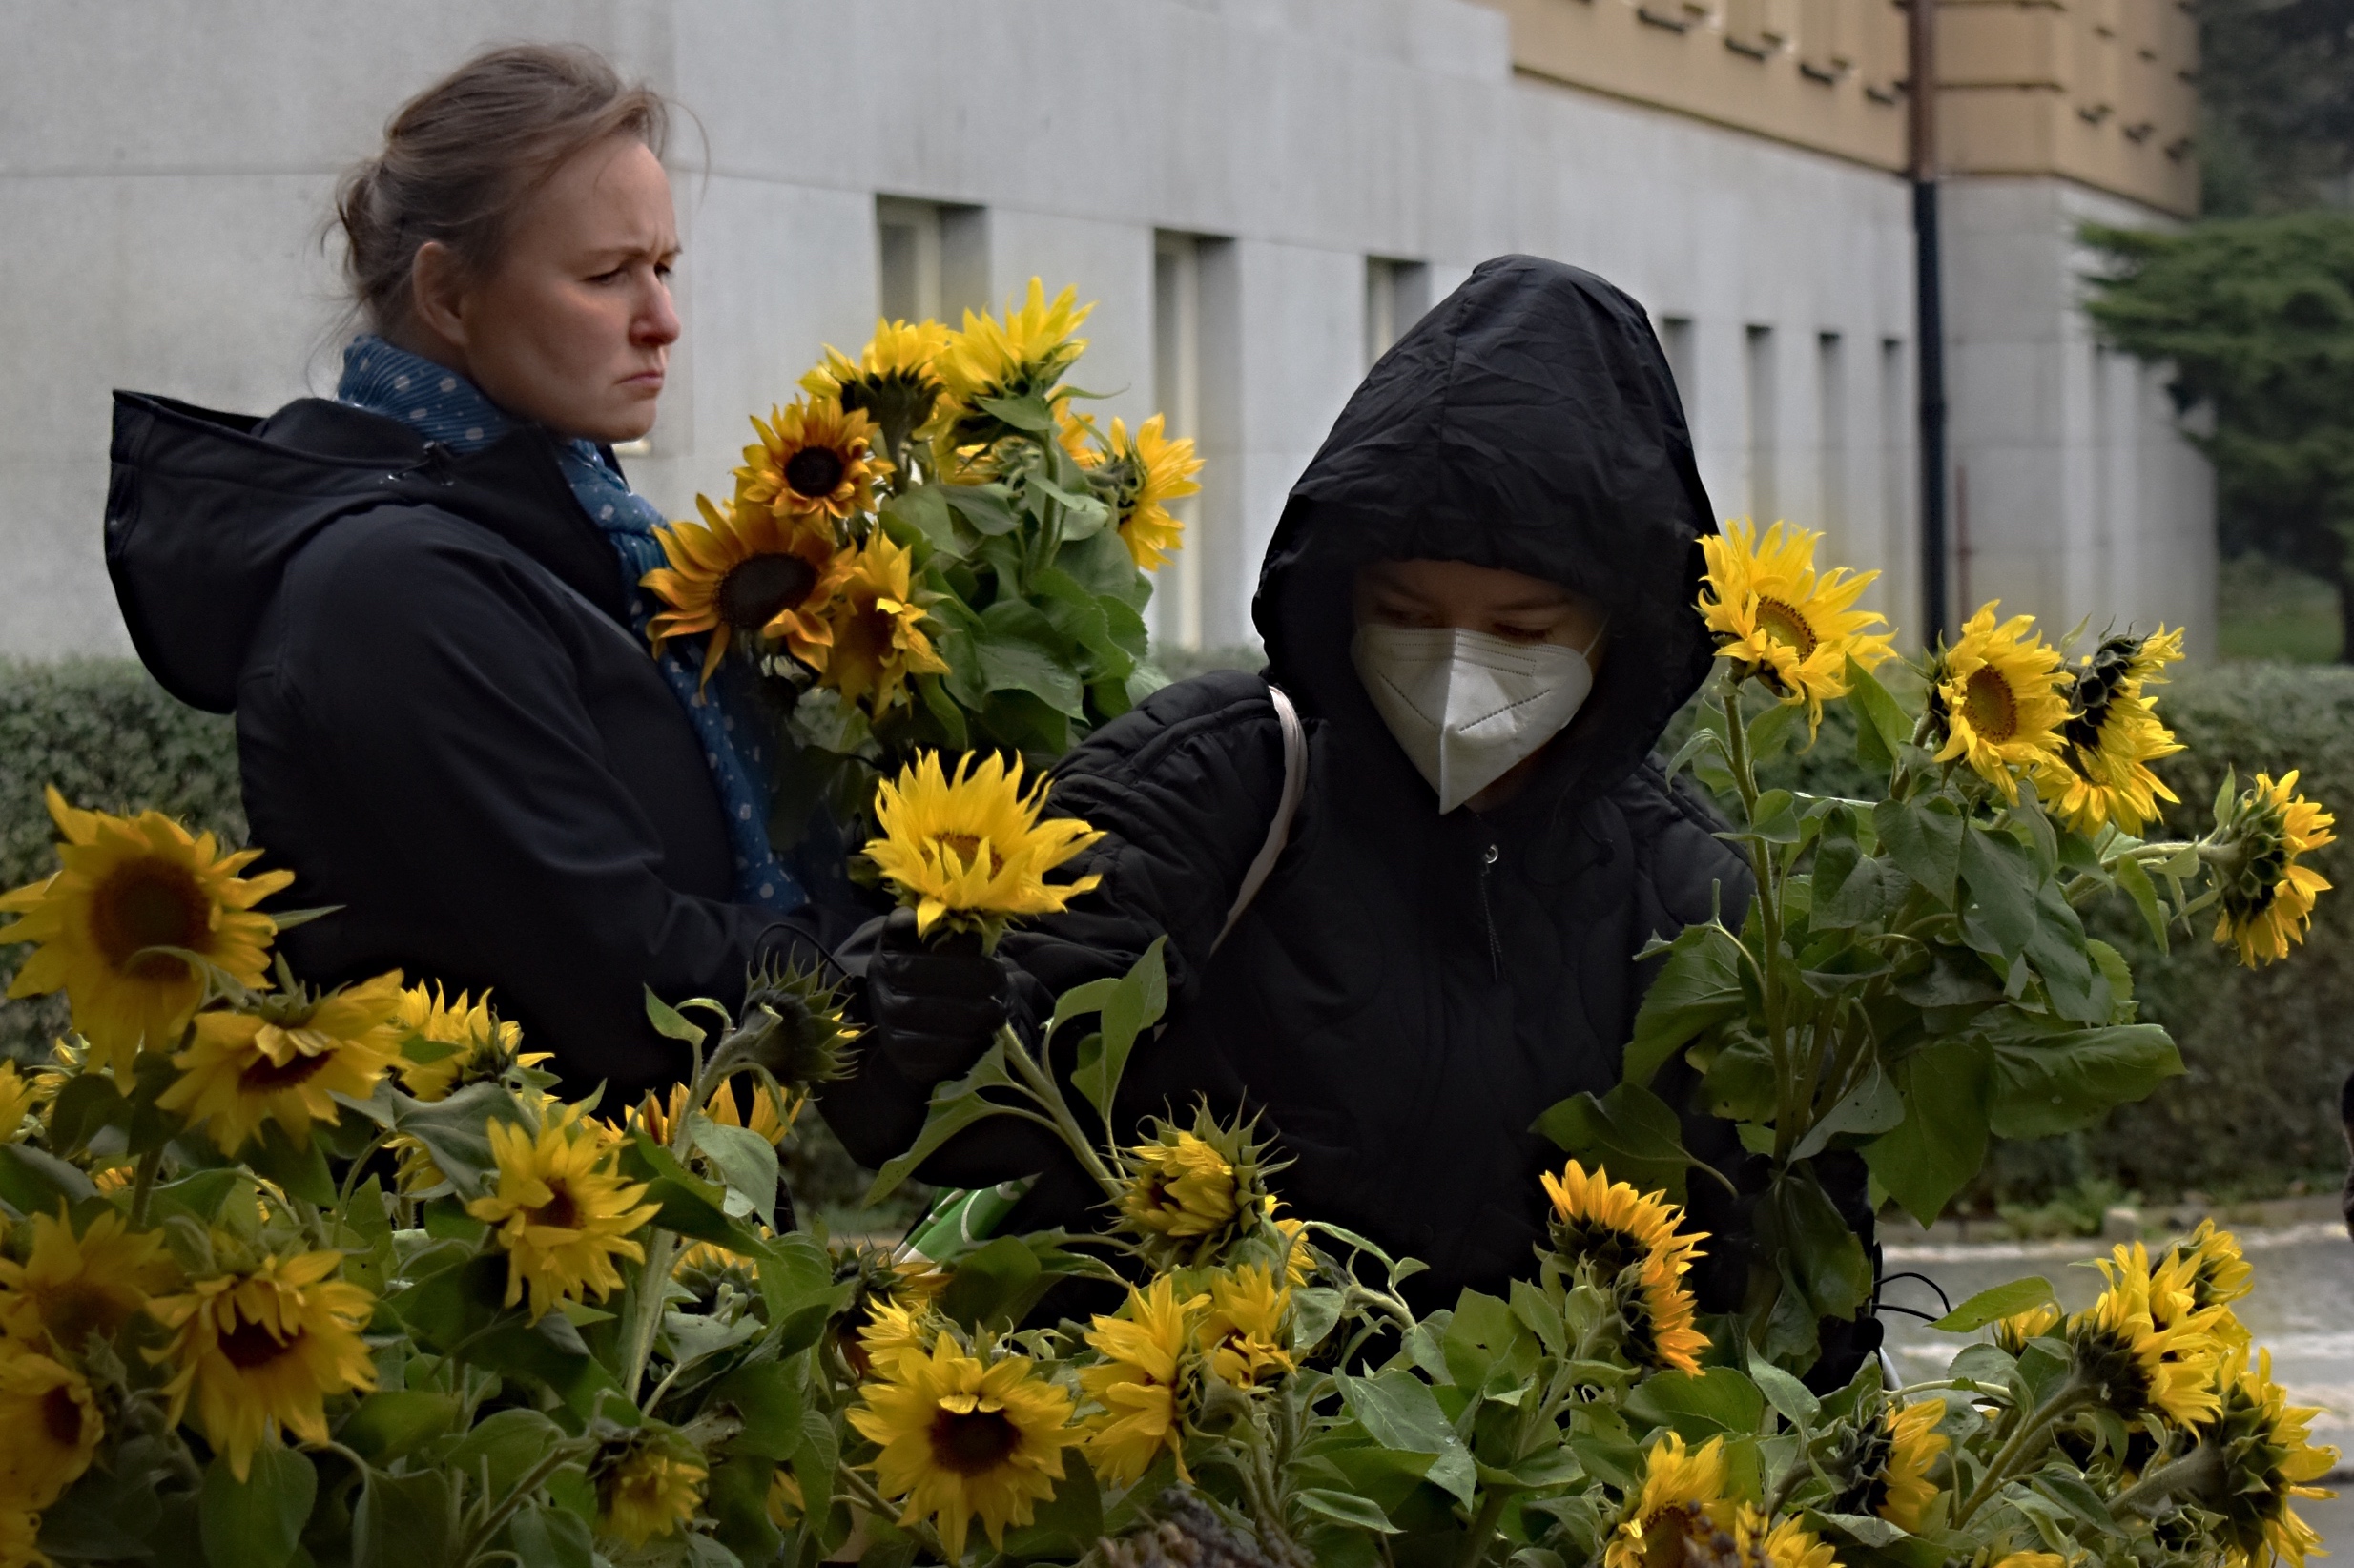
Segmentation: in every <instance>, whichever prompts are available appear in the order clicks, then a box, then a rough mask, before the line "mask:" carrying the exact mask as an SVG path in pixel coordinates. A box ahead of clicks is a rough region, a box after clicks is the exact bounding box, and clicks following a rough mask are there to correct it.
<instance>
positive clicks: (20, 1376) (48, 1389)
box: [0, 1340, 106, 1509]
mask: <svg viewBox="0 0 2354 1568" xmlns="http://www.w3.org/2000/svg"><path fill="white" fill-rule="evenodd" d="M105 1430H106V1424H105V1422H104V1421H102V1420H101V1419H100V1418H99V1415H98V1402H97V1400H96V1398H95V1397H94V1396H93V1395H92V1393H91V1392H90V1380H89V1379H88V1378H86V1377H84V1376H83V1375H82V1374H81V1373H80V1372H75V1371H74V1370H73V1369H72V1368H71V1367H69V1366H67V1365H65V1364H64V1363H63V1362H59V1361H55V1360H52V1358H50V1357H49V1356H46V1355H43V1354H42V1353H41V1352H40V1351H36V1350H33V1349H31V1347H30V1346H27V1345H24V1344H21V1343H19V1342H18V1341H15V1340H0V1432H5V1433H7V1434H9V1438H8V1441H7V1442H5V1443H0V1499H5V1504H6V1506H9V1507H16V1508H34V1509H39V1508H47V1507H48V1506H49V1505H50V1504H51V1503H53V1502H55V1501H56V1500H57V1498H58V1496H60V1495H61V1494H63V1493H64V1491H65V1489H66V1488H67V1487H69V1486H72V1484H73V1483H74V1481H75V1480H76V1479H78V1478H79V1477H80V1475H81V1474H82V1472H83V1471H85V1470H88V1469H89V1468H90V1460H91V1456H92V1455H94V1454H95V1453H96V1452H97V1449H98V1439H99V1437H100V1436H102V1435H103V1434H104V1433H105Z"/></svg>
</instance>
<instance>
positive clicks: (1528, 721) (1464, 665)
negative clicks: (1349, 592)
mask: <svg viewBox="0 0 2354 1568" xmlns="http://www.w3.org/2000/svg"><path fill="white" fill-rule="evenodd" d="M1349 651H1350V656H1351V657H1352V658H1353V660H1354V661H1355V663H1356V668H1357V677H1358V678H1359V679H1360V680H1362V681H1364V683H1365V691H1366V694H1367V695H1368V696H1370V697H1372V698H1373V708H1374V710H1375V711H1376V712H1379V713H1380V714H1381V717H1382V719H1383V721H1384V722H1386V723H1387V724H1388V725H1389V726H1390V732H1391V733H1392V734H1394V735H1395V736H1396V737H1397V743H1398V745H1399V746H1401V747H1403V748H1404V749H1405V752H1406V755H1407V756H1408V757H1410V758H1412V759H1413V761H1414V766H1415V768H1417V769H1419V770H1420V771H1421V774H1422V776H1423V777H1424V778H1426V779H1428V780H1429V781H1430V785H1431V788H1432V789H1434V790H1436V791H1437V792H1438V809H1439V811H1440V812H1441V813H1442V814H1443V813H1446V812H1451V811H1453V810H1455V809H1456V807H1457V806H1459V805H1461V804H1462V803H1463V802H1464V801H1466V800H1469V799H1470V798H1471V797H1472V796H1473V795H1476V794H1478V793H1479V792H1480V791H1481V790H1484V789H1486V788H1487V787H1488V786H1489V785H1491V784H1493V783H1495V782H1496V781H1497V779H1498V778H1501V777H1502V776H1503V775H1504V774H1505V773H1507V772H1508V771H1510V769H1511V768H1512V766H1513V764H1515V763H1517V762H1519V761H1520V760H1522V759H1523V758H1525V757H1527V756H1529V755H1530V754H1531V753H1534V752H1536V750H1537V749H1538V747H1540V746H1542V745H1544V743H1545V742H1546V741H1548V740H1551V739H1552V738H1553V737H1554V736H1555V735H1557V734H1559V733H1560V732H1561V729H1562V727H1563V726H1565V725H1566V724H1568V723H1569V721H1570V720H1571V719H1573V718H1576V717H1577V716H1578V710H1579V709H1580V708H1581V707H1583V706H1584V704H1585V699H1586V697H1587V695H1588V693H1590V692H1591V691H1593V690H1594V667H1593V666H1592V665H1591V664H1590V663H1589V662H1587V658H1586V654H1585V653H1583V652H1580V651H1579V650H1577V649H1574V648H1563V647H1561V646H1560V645H1559V644H1558V643H1515V642H1507V641H1505V640H1504V639H1503V638H1501V637H1496V636H1491V635H1489V634H1488V633H1487V632H1484V631H1471V630H1466V629H1462V628H1459V627H1403V626H1383V625H1380V624H1379V623H1377V622H1368V623H1367V624H1366V625H1364V626H1361V627H1359V628H1357V633H1356V637H1355V639H1354V641H1353V642H1352V643H1351V644H1350V649H1349ZM1587 651H1589V652H1590V651H1591V648H1590V647H1589V649H1588V650H1587Z"/></svg>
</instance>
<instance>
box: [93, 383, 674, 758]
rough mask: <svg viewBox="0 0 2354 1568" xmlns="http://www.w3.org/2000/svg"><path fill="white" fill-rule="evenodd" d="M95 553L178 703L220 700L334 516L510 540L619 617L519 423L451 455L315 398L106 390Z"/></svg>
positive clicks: (605, 556)
mask: <svg viewBox="0 0 2354 1568" xmlns="http://www.w3.org/2000/svg"><path fill="white" fill-rule="evenodd" d="M111 455H112V460H113V464H112V472H111V476H110V479H109V483H108V488H107V502H106V565H107V571H108V573H109V575H110V576H112V578H113V579H114V595H115V598H116V600H117V601H118V602H119V603H120V605H121V607H122V612H123V620H124V622H125V624H126V625H128V626H129V628H130V630H131V640H132V645H133V647H134V648H135V649H136V650H137V651H138V655H139V658H140V659H141V660H142V661H143V662H144V663H145V664H146V666H147V668H148V670H149V671H151V672H152V673H153V674H154V675H155V679H156V680H157V681H158V682H159V683H160V684H161V685H162V686H163V688H164V690H165V691H170V692H171V693H172V694H173V695H174V696H176V697H177V698H179V699H180V700H181V701H182V702H185V703H188V704H190V705H192V706H194V707H197V708H203V709H208V710H210V711H212V712H217V713H225V712H229V711H230V710H231V709H232V708H234V707H235V706H236V701H237V677H238V674H239V672H240V671H242V670H243V669H244V667H245V660H246V654H247V652H248V650H249V649H250V648H251V646H252V643H253V639H254V635H255V631H256V629H257V628H258V626H259V625H260V623H261V619H262V613H263V611H264V610H266V609H268V608H269V605H270V601H271V599H272V597H273V596H274V595H275V594H276V593H277V591H278V586H279V580H280V579H281V578H282V577H283V576H284V574H285V570H286V567H287V564H288V563H289V562H291V561H292V560H293V559H294V558H295V556H296V555H297V554H299V552H300V551H301V549H302V548H303V547H304V546H306V545H307V544H309V543H310V542H311V540H313V539H314V538H316V537H317V536H318V534H319V532H320V530H321V529H322V528H324V527H326V526H328V525H329V524H332V523H334V522H335V521H337V520H338V519H340V518H343V517H349V516H352V515H355V514H357V513H359V512H363V511H368V510H371V509H373V508H375V507H378V506H402V505H408V506H430V507H433V508H435V509H438V510H440V511H444V512H447V513H450V514H452V515H454V516H457V517H460V518H463V519H465V520H466V521H468V522H471V523H475V524H478V525H480V526H483V527H485V528H488V529H489V530H491V531H492V532H494V533H496V534H498V535H500V536H501V537H502V538H504V539H506V540H507V541H508V542H509V543H511V544H513V545H515V546H516V547H519V548H521V549H523V550H524V551H525V553H527V554H528V555H529V556H531V557H532V559H534V560H536V561H537V562H539V563H540V564H541V565H542V566H544V567H547V568H548V570H550V571H552V572H554V573H555V574H556V576H557V577H559V578H560V579H562V580H563V581H564V582H565V583H566V584H567V585H568V586H569V587H570V588H574V589H575V590H577V591H578V592H580V593H581V594H583V595H584V596H586V597H587V598H588V600H589V602H590V603H591V604H593V605H595V606H596V607H597V608H598V609H602V610H604V611H605V612H606V613H608V614H609V615H611V616H613V617H614V618H615V619H616V620H619V621H621V622H622V623H623V624H624V625H627V624H628V608H627V605H626V603H625V601H624V598H623V590H622V584H621V574H620V571H619V570H618V568H617V567H616V565H615V561H614V557H613V552H612V549H611V547H610V546H609V545H608V544H607V543H606V542H605V539H604V538H603V536H602V535H600V534H599V533H598V532H597V530H596V526H595V525H594V524H592V523H590V522H589V521H588V518H587V517H586V516H585V515H583V514H582V512H581V509H580V505H579V504H578V503H577V502H576V501H574V500H573V498H572V492H571V488H570V486H568V485H566V484H565V481H564V475H563V472H562V470H561V469H560V468H558V466H557V464H556V448H555V443H554V440H553V438H552V437H550V436H549V435H548V434H547V432H546V431H545V430H542V429H540V428H538V427H537V426H530V425H519V426H517V427H516V428H515V429H513V430H511V431H509V432H508V433H507V434H506V436H504V437H502V438H500V439H499V440H498V441H497V442H494V443H493V444H490V445H489V446H487V447H485V448H484V449H483V450H481V451H479V452H475V453H472V454H469V455H466V456H464V457H461V456H459V455H458V454H456V453H454V452H452V451H451V450H450V449H449V448H447V447H445V446H442V445H440V444H433V443H428V442H425V441H423V440H421V439H419V438H418V437H417V436H416V435H415V434H414V433H413V432H411V431H410V430H409V429H408V428H407V427H406V426H405V425H403V424H402V423H400V422H399V421H397V420H389V419H385V418H383V417H382V415H378V414H371V413H367V412H365V411H363V410H361V409H358V408H352V407H347V406H345V405H344V404H342V403H337V402H327V401H325V400H324V399H320V398H302V399H299V400H297V401H296V402H291V403H288V404H287V405H286V406H285V407H284V408H281V409H279V411H278V412H277V413H275V414H272V415H270V416H268V417H267V418H255V417H254V416H251V415H245V414H223V413H217V412H214V411H212V410H210V409H204V408H197V407H195V406H193V405H191V404H188V403H183V402H175V401H173V400H172V399H169V398H158V397H151V396H148V395H145V394H143V393H136V392H117V393H116V394H115V395H114V444H113V450H112V454H111Z"/></svg>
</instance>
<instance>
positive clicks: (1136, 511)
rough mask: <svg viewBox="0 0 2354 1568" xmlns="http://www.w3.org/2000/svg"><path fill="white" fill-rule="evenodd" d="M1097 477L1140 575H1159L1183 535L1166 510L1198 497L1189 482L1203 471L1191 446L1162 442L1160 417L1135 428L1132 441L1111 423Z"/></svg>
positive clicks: (1181, 527)
mask: <svg viewBox="0 0 2354 1568" xmlns="http://www.w3.org/2000/svg"><path fill="white" fill-rule="evenodd" d="M1101 471H1102V474H1103V477H1104V479H1105V482H1106V483H1107V484H1108V485H1109V486H1110V488H1111V492H1112V506H1113V516H1115V517H1116V518H1117V519H1118V520H1119V523H1120V538H1121V540H1122V542H1124V543H1125V545H1126V546H1127V547H1128V556H1129V558H1130V559H1132V560H1133V561H1135V563H1136V565H1137V567H1138V568H1139V569H1140V570H1144V571H1154V570H1158V569H1159V567H1160V566H1161V563H1163V562H1164V561H1167V559H1168V558H1169V557H1170V556H1172V555H1174V554H1176V553H1177V551H1178V549H1179V547H1181V546H1182V545H1183V543H1184V536H1185V531H1186V526H1185V525H1184V524H1183V523H1180V522H1179V521H1178V520H1177V519H1176V518H1175V517H1174V516H1172V515H1171V514H1170V512H1169V509H1168V504H1169V503H1170V502H1172V501H1181V500H1183V499H1184V498H1186V497H1187V496H1189V495H1198V494H1200V493H1201V488H1202V486H1201V485H1199V484H1198V483H1196V482H1195V480H1194V478H1193V476H1194V475H1195V474H1198V473H1200V472H1201V471H1202V460H1201V459H1200V458H1198V457H1195V456H1194V455H1193V443H1192V442H1191V441H1190V440H1185V439H1180V440H1177V441H1170V440H1169V439H1167V437H1166V436H1164V435H1163V434H1162V416H1161V415H1159V414H1155V415H1153V416H1152V418H1150V419H1148V420H1146V421H1145V423H1142V424H1140V425H1138V426H1137V427H1136V434H1135V435H1134V436H1133V437H1130V436H1129V434H1128V428H1127V426H1126V425H1125V423H1122V422H1121V421H1120V420H1118V419H1114V420H1113V421H1112V422H1111V439H1110V440H1109V442H1107V443H1106V452H1105V458H1104V461H1103V464H1102V465H1101Z"/></svg>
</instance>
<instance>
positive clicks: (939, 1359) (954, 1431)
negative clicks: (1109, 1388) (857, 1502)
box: [849, 1334, 1079, 1562]
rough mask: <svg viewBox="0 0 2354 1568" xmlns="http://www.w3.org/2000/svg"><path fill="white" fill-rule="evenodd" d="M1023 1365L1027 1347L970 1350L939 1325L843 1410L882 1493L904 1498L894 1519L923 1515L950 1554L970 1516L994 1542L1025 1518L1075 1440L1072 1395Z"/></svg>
mask: <svg viewBox="0 0 2354 1568" xmlns="http://www.w3.org/2000/svg"><path fill="white" fill-rule="evenodd" d="M1030 1366H1031V1364H1030V1360H1029V1358H1028V1357H1027V1356H1021V1355H981V1356H977V1355H973V1354H970V1353H968V1352H967V1351H965V1350H964V1349H963V1348H962V1347H960V1345H958V1344H957V1343H956V1341H955V1340H953V1339H951V1338H949V1337H948V1336H946V1335H944V1334H943V1335H941V1336H940V1338H939V1339H938V1340H936V1341H935V1342H934V1343H933V1346H932V1350H931V1352H930V1353H929V1354H918V1353H916V1352H914V1351H908V1352H905V1353H902V1354H900V1355H899V1356H898V1357H897V1358H896V1359H894V1360H892V1361H890V1362H889V1363H887V1364H883V1365H880V1366H878V1372H879V1373H880V1375H879V1376H878V1377H877V1378H875V1379H873V1380H871V1381H869V1382H866V1383H863V1384H861V1385H860V1386H859V1391H858V1392H859V1395H860V1398H859V1402H858V1403H857V1405H856V1406H854V1407H852V1409H851V1410H850V1412H849V1415H850V1424H851V1425H852V1426H854V1427H856V1428H857V1429H858V1431H859V1433H860V1434H863V1435H864V1436H866V1437H867V1438H868V1439H869V1440H870V1441H873V1442H875V1443H877V1444H878V1445H880V1447H881V1450H882V1452H880V1453H879V1454H878V1455H875V1458H874V1462H873V1464H872V1466H871V1468H872V1469H873V1470H874V1472H875V1478H876V1481H877V1484H878V1486H879V1487H880V1488H881V1490H882V1493H883V1496H886V1497H891V1498H894V1499H898V1498H904V1499H905V1504H904V1508H903V1511H902V1512H901V1514H900V1516H899V1524H900V1525H901V1527H905V1526H908V1525H912V1524H915V1523H917V1522H918V1521H919V1520H921V1519H925V1518H929V1519H931V1520H932V1521H933V1523H934V1525H935V1527H936V1528H937V1529H938V1530H939V1532H940V1544H941V1545H942V1546H943V1547H945V1548H946V1551H947V1557H948V1560H949V1561H951V1562H955V1561H958V1560H959V1559H960V1558H962V1557H963V1556H964V1539H965V1534H966V1532H967V1531H968V1530H969V1529H970V1528H971V1527H972V1522H973V1519H974V1518H975V1517H976V1516H978V1517H979V1518H980V1519H981V1526H982V1528H983V1529H985V1530H986V1531H987V1532H988V1535H989V1543H990V1544H991V1545H992V1546H997V1547H1002V1546H1003V1545H1004V1543H1005V1527H1006V1526H1007V1525H1009V1524H1010V1525H1025V1524H1028V1523H1029V1522H1030V1521H1031V1519H1032V1518H1034V1517H1035V1516H1036V1515H1037V1509H1038V1505H1039V1504H1040V1503H1042V1502H1044V1501H1045V1500H1046V1499H1047V1498H1049V1497H1051V1496H1054V1483H1055V1482H1057V1481H1059V1480H1061V1479H1062V1478H1063V1449H1064V1448H1065V1447H1066V1446H1068V1445H1069V1444H1071V1443H1073V1442H1076V1441H1078V1440H1079V1434H1078V1433H1076V1432H1075V1431H1073V1430H1072V1428H1071V1425H1070V1419H1071V1396H1070V1395H1069V1394H1067V1393H1063V1390H1061V1389H1059V1388H1057V1387H1056V1386H1055V1385H1054V1384H1052V1383H1049V1382H1046V1381H1044V1380H1043V1379H1042V1378H1038V1377H1034V1376H1032V1375H1031V1372H1030Z"/></svg>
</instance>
